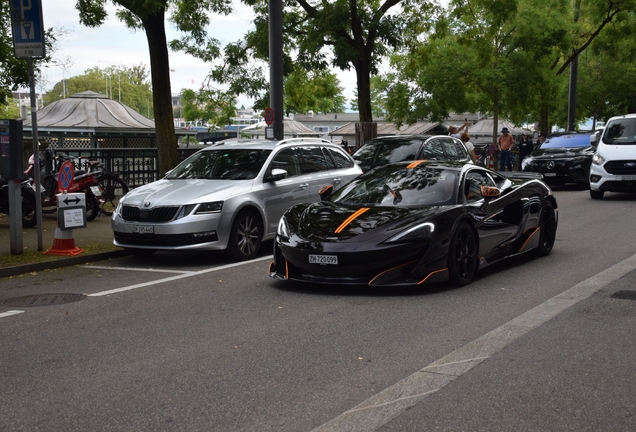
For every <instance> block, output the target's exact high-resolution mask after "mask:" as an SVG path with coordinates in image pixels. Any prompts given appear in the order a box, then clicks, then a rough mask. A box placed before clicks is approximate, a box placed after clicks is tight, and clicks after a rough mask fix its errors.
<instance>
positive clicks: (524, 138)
mask: <svg viewBox="0 0 636 432" xmlns="http://www.w3.org/2000/svg"><path fill="white" fill-rule="evenodd" d="M530 153H532V140H531V139H530V138H528V134H527V133H524V134H523V135H521V141H519V170H521V162H523V159H524V158H525V157H526V156H528V155H529V154H530Z"/></svg>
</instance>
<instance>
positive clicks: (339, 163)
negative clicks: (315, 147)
mask: <svg viewBox="0 0 636 432" xmlns="http://www.w3.org/2000/svg"><path fill="white" fill-rule="evenodd" d="M325 150H327V152H328V153H329V154H330V155H331V157H332V158H333V160H334V162H335V163H336V167H337V168H351V167H353V161H352V160H351V158H349V157H347V155H345V154H344V152H342V151H339V150H336V149H331V148H326V149H325Z"/></svg>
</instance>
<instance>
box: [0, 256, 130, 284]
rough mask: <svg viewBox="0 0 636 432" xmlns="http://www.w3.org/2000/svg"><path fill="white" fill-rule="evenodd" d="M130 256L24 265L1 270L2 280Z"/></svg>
mask: <svg viewBox="0 0 636 432" xmlns="http://www.w3.org/2000/svg"><path fill="white" fill-rule="evenodd" d="M126 255H130V252H128V251H126V250H116V251H111V252H100V253H94V254H86V255H77V256H74V257H68V258H61V259H57V260H54V261H46V262H39V263H33V264H23V265H18V266H13V267H4V268H0V278H5V277H9V276H16V275H21V274H25V273H32V272H38V271H42V270H51V269H56V268H61V267H68V266H73V265H78V264H86V263H89V262H94V261H102V260H106V259H110V258H119V257H122V256H126Z"/></svg>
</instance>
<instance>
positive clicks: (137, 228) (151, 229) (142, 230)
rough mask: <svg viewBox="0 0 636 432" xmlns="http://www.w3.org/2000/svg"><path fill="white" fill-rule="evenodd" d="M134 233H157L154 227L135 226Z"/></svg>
mask: <svg viewBox="0 0 636 432" xmlns="http://www.w3.org/2000/svg"><path fill="white" fill-rule="evenodd" d="M132 232H133V233H136V234H152V233H154V232H155V227H154V226H152V225H133V227H132Z"/></svg>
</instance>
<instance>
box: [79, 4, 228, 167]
mask: <svg viewBox="0 0 636 432" xmlns="http://www.w3.org/2000/svg"><path fill="white" fill-rule="evenodd" d="M107 3H112V4H114V5H116V6H118V7H119V9H118V11H117V17H118V18H119V19H120V20H121V21H123V22H124V23H125V24H126V25H127V26H128V27H129V28H131V29H135V30H140V29H143V30H144V32H145V33H146V39H147V40H148V51H149V54H150V73H151V82H152V90H153V108H154V117H155V125H156V131H157V154H158V156H159V173H160V175H163V174H165V173H166V172H167V171H168V170H170V169H172V168H173V167H174V166H175V165H177V163H178V162H179V158H178V153H177V145H176V143H177V138H176V134H175V130H174V117H173V113H172V93H171V89H170V64H169V59H168V41H167V40H166V30H165V24H166V19H169V20H170V21H171V22H172V23H173V24H174V25H175V26H176V27H177V29H178V30H180V31H182V32H183V34H184V36H183V37H184V41H185V42H179V41H173V42H172V43H171V45H172V48H173V49H178V48H179V47H180V46H183V45H182V44H183V43H192V45H205V44H206V43H207V42H208V41H207V40H206V36H207V35H206V32H205V27H206V26H207V25H208V24H209V23H210V17H209V15H208V12H213V13H228V12H229V11H230V4H231V3H230V2H229V0H190V1H183V0H77V3H76V6H75V7H76V9H77V10H78V11H79V12H80V22H81V23H82V24H84V25H86V26H89V27H96V26H99V25H101V24H102V23H103V22H104V20H105V19H106V17H107V12H106V9H105V5H106V4H107Z"/></svg>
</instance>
